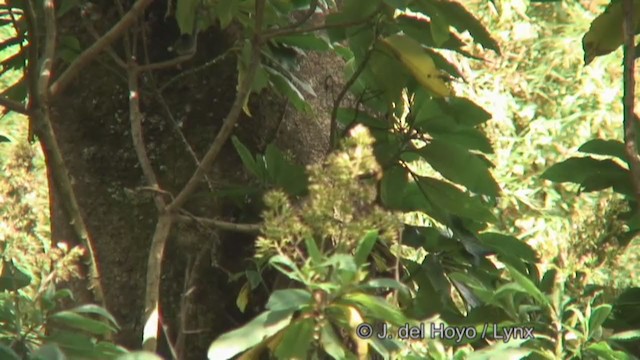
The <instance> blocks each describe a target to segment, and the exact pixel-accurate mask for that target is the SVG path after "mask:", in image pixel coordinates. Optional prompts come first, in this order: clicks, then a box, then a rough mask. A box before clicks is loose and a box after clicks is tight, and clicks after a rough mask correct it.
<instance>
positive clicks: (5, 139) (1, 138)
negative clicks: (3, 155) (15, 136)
mask: <svg viewBox="0 0 640 360" xmlns="http://www.w3.org/2000/svg"><path fill="white" fill-rule="evenodd" d="M3 142H11V139H9V138H8V137H6V136H4V135H2V134H0V143H3Z"/></svg>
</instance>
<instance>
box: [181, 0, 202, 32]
mask: <svg viewBox="0 0 640 360" xmlns="http://www.w3.org/2000/svg"><path fill="white" fill-rule="evenodd" d="M199 4H200V0H180V1H177V2H176V13H175V17H176V21H177V22H178V28H179V29H180V33H181V34H189V35H191V34H193V31H194V30H195V26H196V12H197V10H198V6H199Z"/></svg>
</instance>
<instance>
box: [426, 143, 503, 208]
mask: <svg viewBox="0 0 640 360" xmlns="http://www.w3.org/2000/svg"><path fill="white" fill-rule="evenodd" d="M418 153H419V154H420V155H421V156H422V157H423V158H424V159H425V160H426V161H427V162H428V163H429V164H430V165H431V166H432V167H433V168H434V169H435V170H436V171H438V172H439V173H440V174H442V176H444V177H445V178H447V179H449V180H451V181H453V182H456V183H458V184H461V185H464V186H465V187H466V188H467V189H469V190H470V191H472V192H475V193H480V194H484V195H489V196H494V197H495V196H497V195H498V191H499V187H498V183H496V181H495V180H494V179H493V176H492V175H491V173H490V172H489V169H488V168H487V165H486V164H485V163H484V162H483V161H482V160H481V159H480V158H478V157H477V156H475V155H473V154H471V153H469V152H468V151H467V150H466V149H464V148H463V147H461V146H458V145H455V144H453V143H447V142H445V141H442V140H439V139H433V140H432V141H431V142H430V143H429V144H427V145H425V146H424V147H422V148H421V149H419V150H418Z"/></svg>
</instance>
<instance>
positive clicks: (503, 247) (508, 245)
mask: <svg viewBox="0 0 640 360" xmlns="http://www.w3.org/2000/svg"><path fill="white" fill-rule="evenodd" d="M479 237H480V240H481V241H482V243H484V244H485V245H488V246H490V247H491V248H493V249H495V250H496V251H497V252H501V253H505V254H509V255H512V256H516V257H518V258H520V259H522V260H524V261H527V262H531V263H535V262H537V261H538V254H537V253H536V251H535V250H534V249H533V248H532V247H531V246H529V244H527V243H526V242H524V241H521V240H518V239H517V238H515V237H513V236H508V235H504V234H499V233H493V232H487V233H482V234H480V235H479Z"/></svg>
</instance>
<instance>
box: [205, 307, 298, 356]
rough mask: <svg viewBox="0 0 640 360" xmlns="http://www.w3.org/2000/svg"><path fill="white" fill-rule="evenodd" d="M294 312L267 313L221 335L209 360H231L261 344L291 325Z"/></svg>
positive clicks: (214, 342)
mask: <svg viewBox="0 0 640 360" xmlns="http://www.w3.org/2000/svg"><path fill="white" fill-rule="evenodd" d="M292 316H293V311H267V312H264V313H262V314H260V315H258V316H257V317H256V318H255V319H253V320H251V321H250V322H248V323H247V324H245V325H244V326H243V327H241V328H239V329H236V330H232V331H230V332H227V333H224V334H222V335H220V336H219V337H218V338H217V339H216V340H214V341H213V342H212V343H211V345H210V346H209V350H208V351H207V357H208V359H209V360H224V359H231V358H232V357H233V356H235V355H237V354H239V353H241V352H243V351H245V350H247V349H249V348H251V347H253V346H255V345H257V344H259V343H261V342H262V341H263V340H265V339H267V338H269V337H271V336H273V335H275V334H276V333H278V332H279V331H280V330H282V329H284V328H285V327H287V326H288V325H289V324H290V323H291V318H292Z"/></svg>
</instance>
